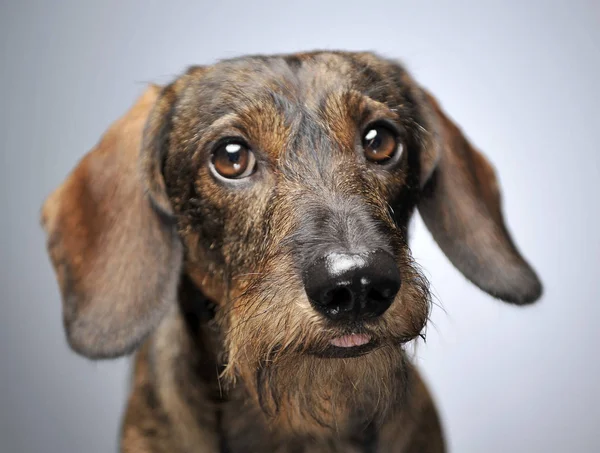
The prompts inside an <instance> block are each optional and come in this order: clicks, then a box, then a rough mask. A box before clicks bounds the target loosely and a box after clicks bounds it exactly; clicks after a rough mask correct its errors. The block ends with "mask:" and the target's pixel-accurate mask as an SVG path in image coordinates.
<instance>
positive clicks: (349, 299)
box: [325, 287, 354, 311]
mask: <svg viewBox="0 0 600 453" xmlns="http://www.w3.org/2000/svg"><path fill="white" fill-rule="evenodd" d="M325 300H327V306H329V307H332V308H336V309H339V310H340V311H347V310H350V309H352V305H353V303H354V297H353V296H352V292H351V291H350V290H349V289H348V288H345V287H340V288H335V289H334V290H332V291H329V293H328V294H327V295H326V299H325Z"/></svg>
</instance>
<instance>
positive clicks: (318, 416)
mask: <svg viewBox="0 0 600 453" xmlns="http://www.w3.org/2000/svg"><path fill="white" fill-rule="evenodd" d="M406 370H407V368H406V367H405V366H404V354H403V352H402V349H401V347H400V346H399V345H398V346H396V347H391V346H388V345H386V346H383V347H380V348H378V349H376V350H374V351H371V352H370V353H368V354H366V355H363V356H360V357H354V358H346V359H329V358H321V357H316V356H312V355H306V354H305V355H302V354H298V355H291V356H288V357H286V358H285V359H283V360H280V361H279V362H278V363H277V364H276V365H273V364H269V363H265V364H264V366H262V367H261V368H259V369H258V371H256V373H255V375H256V382H255V391H256V394H257V398H258V401H259V404H260V406H261V408H262V409H263V411H264V412H265V413H266V414H267V415H269V416H270V417H271V418H272V419H273V420H274V421H276V422H278V423H281V424H282V425H283V426H285V427H287V428H289V429H291V430H293V431H294V432H296V433H299V434H300V433H301V434H312V435H318V434H319V433H322V432H324V431H325V432H337V433H342V432H344V431H347V430H350V429H357V428H359V427H361V425H362V427H363V428H364V427H366V425H369V424H371V425H379V424H381V423H382V422H383V421H384V420H385V419H386V417H387V416H388V414H389V413H390V410H391V409H393V408H395V407H397V406H398V405H399V404H400V402H401V399H402V397H403V395H404V393H405V392H404V390H405V387H406V375H405V373H406Z"/></svg>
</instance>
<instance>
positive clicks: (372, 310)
mask: <svg viewBox="0 0 600 453" xmlns="http://www.w3.org/2000/svg"><path fill="white" fill-rule="evenodd" d="M303 279H304V288H305V290H306V294H307V295H308V298H309V299H310V301H311V303H312V305H313V306H314V307H315V308H316V309H317V310H318V311H320V312H321V313H323V314H324V315H325V316H327V317H328V318H330V319H334V320H358V319H367V318H375V317H377V316H380V315H382V314H383V313H384V312H385V311H386V310H387V309H388V308H389V306H390V305H391V304H392V301H393V300H394V297H395V296H396V293H397V292H398V290H399V289H400V272H399V271H398V266H397V265H396V262H395V260H394V257H393V256H392V255H390V254H389V253H387V252H384V251H376V252H373V253H368V254H346V253H330V254H328V255H326V256H324V257H323V258H321V259H319V260H317V261H316V262H314V263H313V264H312V265H310V266H309V267H308V269H307V270H306V271H305V272H304V274H303Z"/></svg>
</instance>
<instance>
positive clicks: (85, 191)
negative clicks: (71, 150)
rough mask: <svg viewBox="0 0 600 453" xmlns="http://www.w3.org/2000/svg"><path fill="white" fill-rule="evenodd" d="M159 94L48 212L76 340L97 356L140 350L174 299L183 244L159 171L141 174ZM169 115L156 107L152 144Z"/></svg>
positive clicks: (144, 102)
mask: <svg viewBox="0 0 600 453" xmlns="http://www.w3.org/2000/svg"><path fill="white" fill-rule="evenodd" d="M160 91H161V90H160V88H159V87H157V86H150V87H149V88H147V90H146V91H145V93H144V94H143V95H142V96H141V97H140V98H139V99H138V100H137V102H136V103H135V105H134V106H133V107H132V108H131V109H130V110H129V111H128V112H127V113H126V114H125V115H124V116H123V117H122V118H120V119H119V120H118V121H116V122H115V123H114V124H113V125H112V126H111V127H110V128H109V129H108V131H107V132H106V133H105V134H104V136H103V137H102V138H101V140H100V142H99V143H98V144H97V145H96V147H95V148H94V149H92V150H91V151H90V152H89V153H88V154H87V155H86V156H85V157H84V158H83V159H82V160H81V161H80V163H79V164H78V165H77V167H76V168H75V170H73V172H72V173H71V174H70V175H69V177H68V178H67V179H66V181H65V182H64V183H63V184H62V185H61V186H60V187H59V188H58V189H57V190H56V191H55V192H54V193H52V195H50V197H49V198H48V199H47V200H46V202H45V204H44V206H43V208H42V224H43V226H44V229H45V230H46V232H47V235H48V251H49V254H50V257H51V260H52V263H53V265H54V268H55V271H56V274H57V279H58V282H59V285H60V289H61V292H62V298H63V317H64V325H65V330H66V333H67V338H68V341H69V344H70V345H71V347H72V348H73V349H74V350H75V351H77V352H79V353H81V354H83V355H85V356H87V357H90V358H107V357H116V356H119V355H122V354H125V353H128V352H130V351H132V350H133V349H134V348H135V347H136V346H137V345H138V344H139V343H140V342H141V341H142V340H143V339H144V338H145V336H146V335H147V334H148V333H149V332H150V331H151V330H152V329H153V328H154V327H155V326H156V325H157V324H158V322H159V321H160V319H161V318H162V316H163V315H164V314H165V312H166V311H167V310H169V308H170V307H172V306H174V304H175V298H176V292H177V285H178V282H179V277H180V268H181V261H182V246H181V243H180V241H179V239H178V237H177V233H176V230H175V227H174V223H173V221H172V219H171V218H169V215H168V214H169V213H170V207H169V205H168V199H167V197H166V194H161V193H160V191H161V190H164V182H163V181H162V176H161V175H160V172H153V173H152V174H149V173H148V172H147V171H146V170H142V171H140V168H141V167H147V165H142V166H140V162H139V155H140V149H141V148H142V136H143V132H144V127H145V124H146V122H147V119H148V117H149V115H150V112H151V110H152V108H153V106H154V105H155V104H156V101H157V99H159V95H160ZM165 115H166V112H165V106H158V105H157V106H156V108H155V109H154V112H153V114H152V117H153V119H154V122H153V123H152V125H149V127H148V130H147V131H146V132H147V133H146V139H145V142H146V143H145V144H144V145H143V146H144V147H148V146H150V147H151V146H153V144H154V142H155V141H156V140H155V137H154V135H156V134H158V133H159V132H160V122H161V120H160V119H161V118H163V117H165ZM156 179H160V180H159V181H156ZM154 191H158V192H159V193H157V194H155V193H154ZM150 195H156V197H157V199H158V202H157V203H151V202H150V199H151V197H150ZM157 207H160V209H157Z"/></svg>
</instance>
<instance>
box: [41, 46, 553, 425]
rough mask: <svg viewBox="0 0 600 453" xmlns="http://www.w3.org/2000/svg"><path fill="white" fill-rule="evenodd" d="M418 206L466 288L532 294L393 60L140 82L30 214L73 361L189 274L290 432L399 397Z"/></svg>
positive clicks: (478, 160) (418, 288)
mask: <svg viewBox="0 0 600 453" xmlns="http://www.w3.org/2000/svg"><path fill="white" fill-rule="evenodd" d="M415 208H416V209H418V210H419V212H420V213H421V215H422V217H423V219H424V221H425V224H426V225H427V227H428V228H429V230H430V231H431V233H432V235H433V237H434V239H435V240H436V242H437V243H438V244H439V246H440V247H441V248H442V250H443V251H444V253H445V254H446V255H447V256H448V258H449V259H450V260H451V261H452V263H453V264H454V265H455V266H456V267H457V268H458V269H459V270H460V271H461V272H462V273H463V274H464V275H465V276H466V277H467V278H468V279H469V280H470V281H472V282H473V283H474V284H476V285H477V286H478V287H480V288H481V289H482V290H484V291H486V292H487V293H489V294H491V295H493V296H495V297H498V298H500V299H503V300H505V301H508V302H511V303H515V304H526V303H530V302H533V301H534V300H536V299H537V298H538V297H539V295H540V293H541V285H540V282H539V280H538V278H537V277H536V275H535V273H534V271H533V270H532V269H531V267H530V266H529V265H528V264H527V263H526V262H525V261H524V259H523V258H522V256H521V255H520V254H519V252H518V250H517V249H516V247H515V244H514V242H513V241H512V239H511V237H510V235H509V233H508V231H507V228H506V226H505V223H504V220H503V217H502V211H501V206H500V194H499V188H498V183H497V180H496V177H495V174H494V171H493V169H492V167H491V165H490V164H489V163H488V161H487V160H486V159H485V157H483V155H481V154H480V153H479V152H478V151H477V150H475V149H474V148H473V147H472V146H471V145H470V143H469V142H468V141H467V139H466V138H465V137H464V136H463V134H462V133H461V132H460V130H459V129H458V128H457V127H456V126H455V125H454V123H453V122H452V121H451V120H450V119H449V118H448V116H447V115H446V114H445V113H444V112H443V111H442V109H441V108H440V106H439V105H438V103H437V102H436V101H435V99H434V98H433V97H432V96H431V95H430V94H428V93H427V92H426V91H425V90H423V89H422V88H421V87H420V86H419V85H418V84H417V83H415V81H414V80H413V79H412V78H411V76H410V75H409V74H408V73H407V72H406V71H405V70H404V69H403V68H402V67H401V66H399V65H398V64H396V63H394V62H390V61H388V60H385V59H382V58H379V57H377V56H375V55H373V54H368V53H342V52H315V53H307V54H297V55H290V56H273V57H261V56H258V57H245V58H239V59H233V60H228V61H224V62H221V63H218V64H216V65H214V66H210V67H194V68H191V69H190V70H188V71H187V72H186V73H185V74H184V75H182V76H181V77H179V78H178V79H177V80H176V81H174V82H173V83H172V84H170V85H168V86H166V87H164V88H162V89H161V88H159V87H155V86H152V87H150V88H148V90H147V91H146V93H145V94H144V95H143V96H142V97H141V99H140V100H138V102H137V103H136V105H135V106H134V107H133V108H132V109H131V110H130V111H129V112H128V113H127V114H126V115H125V116H124V117H123V118H122V119H120V120H119V121H117V122H116V123H115V124H114V125H113V126H112V127H111V128H110V129H109V130H108V132H107V133H106V134H105V136H104V137H103V138H102V139H101V141H100V142H99V144H98V145H97V146H96V148H95V149H94V150H93V151H92V152H90V153H89V154H88V155H87V156H86V157H84V159H83V160H82V161H81V162H80V164H79V165H78V167H77V168H76V170H75V171H74V172H73V173H72V174H71V175H70V176H69V178H68V179H67V180H66V182H65V183H64V184H63V185H62V186H61V187H60V188H59V189H58V190H57V191H56V192H55V193H53V194H52V195H51V196H50V198H49V199H48V201H47V202H46V203H45V205H44V208H43V213H42V219H43V224H44V226H45V228H46V230H47V232H48V237H49V239H48V244H49V252H50V255H51V257H52V261H53V263H54V266H55V268H56V271H57V274H58V279H59V283H60V287H61V290H62V295H63V300H64V320H65V329H66V332H67V336H68V339H69V342H70V344H71V346H72V347H73V348H74V349H75V350H76V351H78V352H80V353H82V354H84V355H86V356H89V357H95V358H103V357H114V356H119V355H122V354H124V353H127V352H129V351H131V350H133V349H134V348H135V347H136V346H137V345H139V343H140V342H141V341H142V340H143V339H144V338H145V336H146V335H147V334H148V333H149V332H151V331H152V329H153V328H154V327H155V326H156V325H157V324H158V323H159V321H160V320H161V318H162V317H163V316H164V314H165V313H166V312H167V311H168V310H169V309H171V308H172V307H175V306H176V298H177V286H178V282H179V281H180V278H181V276H182V274H186V275H187V276H189V278H190V279H191V280H192V281H193V282H195V284H196V285H197V286H198V287H199V288H200V289H201V290H202V292H203V293H205V295H206V296H207V297H209V298H210V299H212V300H213V301H215V302H216V305H217V307H218V308H217V315H216V316H217V321H218V323H219V325H220V326H221V329H222V332H223V341H224V351H225V355H226V368H225V372H224V376H225V377H226V378H227V379H228V380H229V382H235V381H236V379H240V380H241V381H242V382H243V384H244V386H245V387H246V388H247V389H248V391H249V393H250V394H251V395H253V397H254V398H255V399H256V400H257V401H258V402H259V403H260V404H261V406H262V408H263V409H264V410H265V412H267V413H271V414H276V415H281V414H283V415H284V416H282V417H280V418H284V419H286V420H287V421H288V422H290V421H292V424H293V420H302V421H303V423H302V425H303V426H306V420H307V419H311V420H312V421H314V422H315V423H317V424H318V425H320V426H330V425H331V424H332V423H333V421H334V420H336V419H335V417H336V415H339V414H341V413H355V414H357V413H358V412H360V413H361V415H363V416H364V417H363V418H365V419H369V420H377V418H378V417H381V416H383V415H384V414H385V413H386V412H387V408H388V407H390V406H391V405H393V404H394V403H395V402H397V401H398V399H399V398H401V393H402V385H401V383H402V370H403V369H404V368H405V367H404V363H403V360H404V354H403V353H402V345H403V344H404V343H406V342H407V341H409V340H411V339H413V338H415V337H416V336H417V335H419V334H420V332H421V331H422V329H423V327H424V325H425V323H426V320H427V317H428V313H429V304H430V300H429V293H428V285H427V282H426V280H425V279H424V278H423V276H422V275H421V274H420V272H419V270H418V268H417V266H416V265H415V263H414V262H413V260H412V258H411V252H410V249H409V247H408V222H409V220H410V217H411V215H412V213H413V211H414V209H415ZM353 388H354V389H357V391H355V392H350V391H349V389H353Z"/></svg>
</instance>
